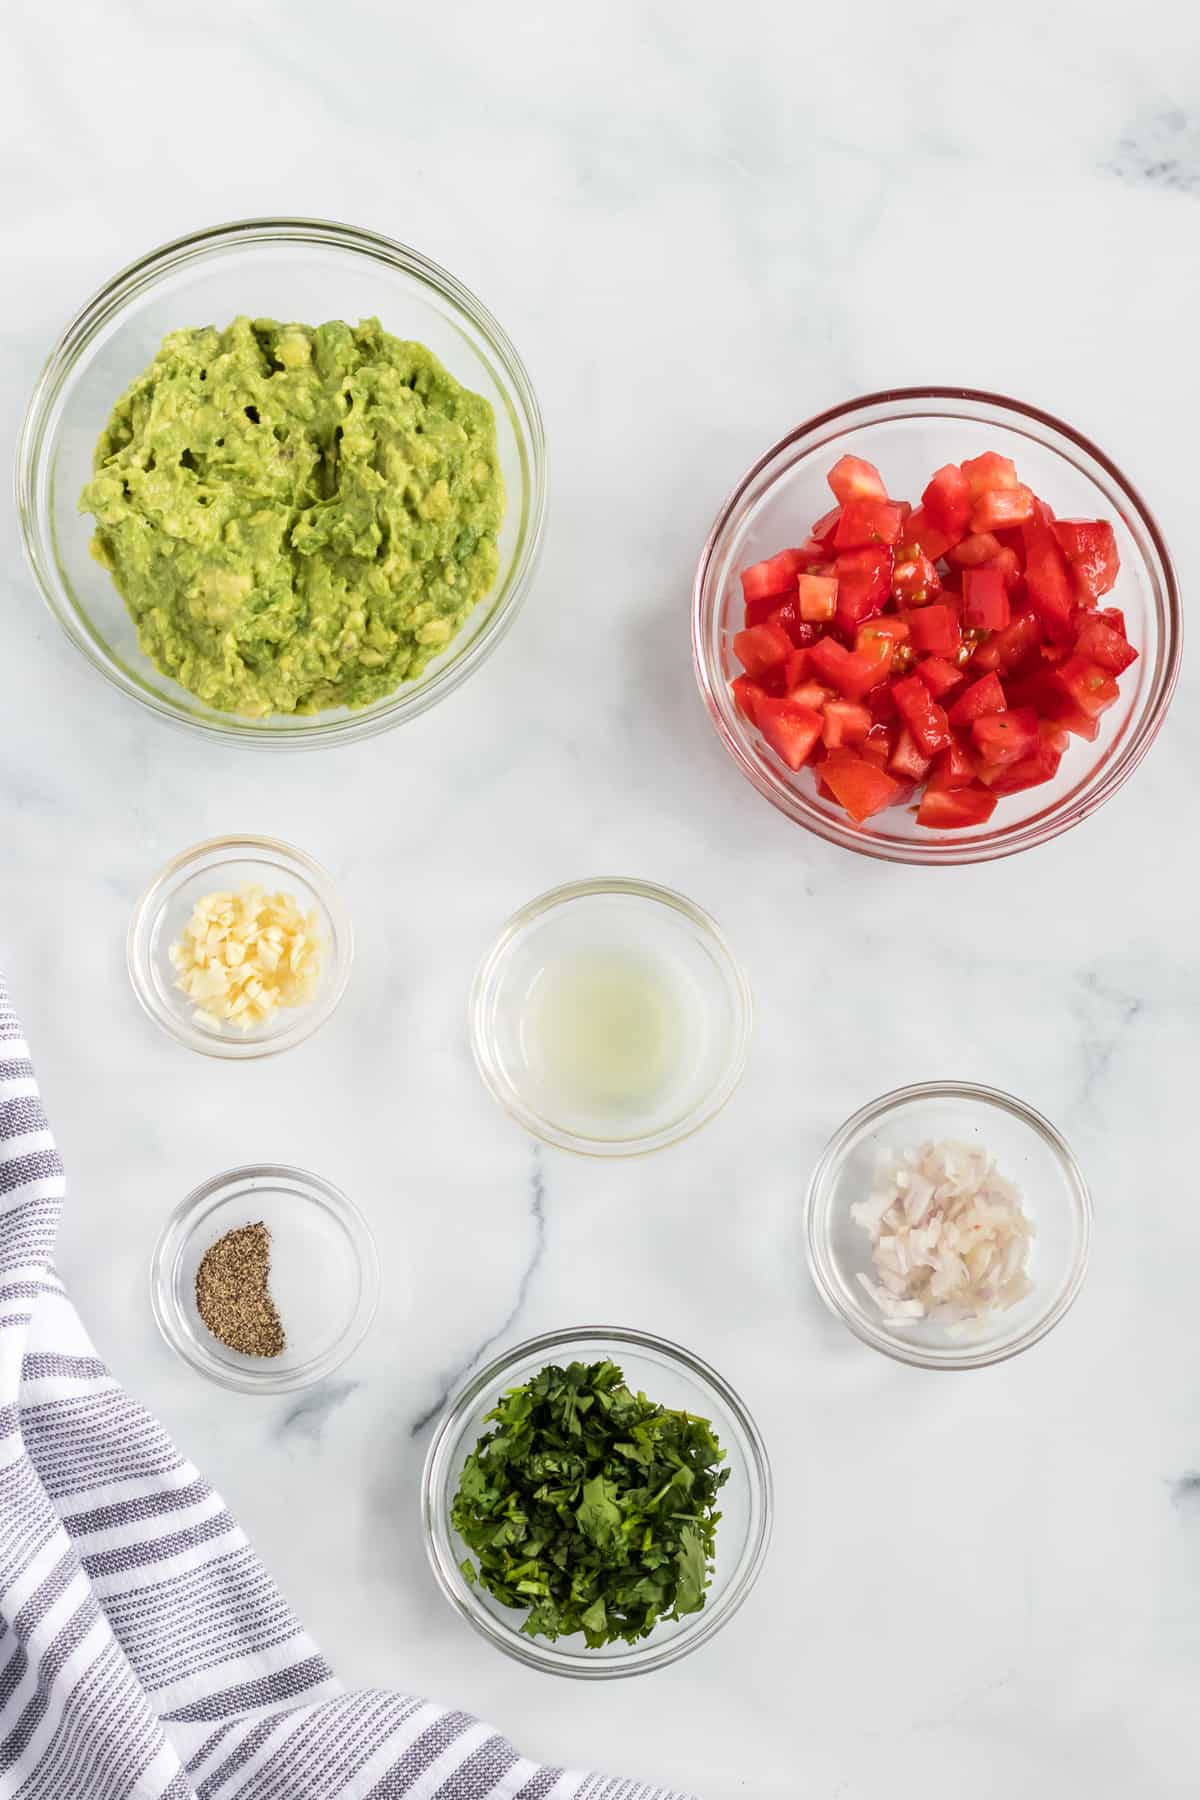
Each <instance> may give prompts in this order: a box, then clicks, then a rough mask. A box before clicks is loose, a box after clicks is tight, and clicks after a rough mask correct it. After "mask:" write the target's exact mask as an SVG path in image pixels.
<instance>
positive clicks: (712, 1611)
mask: <svg viewBox="0 0 1200 1800" xmlns="http://www.w3.org/2000/svg"><path fill="white" fill-rule="evenodd" d="M596 1342H599V1343H602V1344H612V1345H617V1346H622V1345H623V1346H626V1347H627V1348H629V1349H632V1350H635V1351H642V1352H648V1353H649V1354H650V1355H652V1356H657V1357H659V1358H661V1359H663V1360H664V1361H666V1362H668V1363H674V1364H676V1365H678V1366H679V1367H681V1368H682V1369H683V1371H684V1372H685V1373H686V1374H687V1375H688V1376H690V1377H691V1378H692V1379H693V1380H694V1381H696V1382H697V1383H698V1384H699V1385H700V1386H701V1387H702V1388H706V1389H710V1390H711V1391H712V1392H713V1393H714V1394H715V1395H716V1397H717V1398H718V1399H719V1400H720V1401H721V1403H722V1405H723V1406H724V1407H725V1408H726V1410H727V1411H728V1413H729V1414H730V1416H731V1417H732V1419H733V1420H734V1422H735V1424H736V1425H737V1427H738V1430H739V1432H740V1433H741V1436H742V1438H743V1439H744V1446H743V1448H744V1449H745V1451H746V1463H747V1469H748V1479H747V1486H748V1488H749V1520H750V1522H749V1526H748V1529H747V1537H746V1544H745V1546H744V1547H743V1550H742V1553H741V1555H740V1556H739V1558H738V1562H737V1566H736V1568H735V1569H734V1570H733V1572H732V1574H731V1575H730V1578H729V1581H728V1584H727V1585H726V1587H725V1588H723V1589H722V1592H721V1595H720V1598H719V1599H717V1600H716V1601H714V1603H713V1604H712V1605H711V1606H709V1605H707V1604H706V1605H705V1607H704V1609H703V1611H701V1612H699V1613H696V1614H694V1615H692V1618H693V1624H692V1625H685V1626H684V1627H683V1629H682V1630H681V1631H678V1632H676V1633H675V1635H674V1636H673V1637H671V1638H669V1639H667V1640H666V1641H665V1642H664V1643H662V1644H660V1645H655V1644H654V1639H653V1635H651V1637H650V1638H647V1639H644V1640H642V1642H641V1643H639V1644H636V1645H627V1646H626V1647H625V1648H624V1650H622V1651H621V1652H619V1653H618V1655H617V1656H615V1657H613V1658H610V1659H608V1660H606V1661H590V1660H589V1657H590V1655H591V1654H592V1653H590V1652H587V1651H580V1650H576V1651H566V1650H559V1649H556V1648H555V1646H554V1644H553V1643H552V1642H550V1641H548V1640H542V1639H538V1638H529V1637H523V1636H522V1635H521V1633H520V1631H519V1630H517V1629H516V1628H515V1627H507V1626H504V1625H502V1624H500V1623H499V1622H498V1621H497V1620H496V1619H494V1618H493V1617H492V1615H491V1613H490V1612H489V1611H488V1610H487V1608H486V1607H485V1606H484V1605H483V1604H482V1602H481V1601H479V1600H478V1599H477V1597H476V1595H475V1593H474V1591H473V1590H472V1589H471V1588H469V1587H468V1586H467V1584H466V1582H465V1580H464V1579H463V1577H462V1574H461V1571H460V1569H459V1565H458V1563H457V1562H456V1561H455V1560H454V1558H453V1555H452V1554H449V1553H447V1554H446V1555H443V1547H442V1545H441V1544H440V1542H439V1537H438V1530H439V1525H441V1526H442V1527H443V1528H444V1534H445V1540H446V1547H447V1552H449V1546H450V1545H451V1541H452V1528H451V1526H450V1523H449V1507H450V1501H451V1496H450V1492H449V1487H450V1484H449V1465H450V1458H451V1456H452V1455H453V1452H454V1449H455V1447H456V1445H457V1443H458V1441H459V1439H460V1438H461V1437H462V1434H463V1432H464V1430H465V1429H466V1428H467V1425H468V1422H469V1417H470V1414H471V1412H472V1411H473V1410H474V1408H475V1407H476V1405H477V1404H478V1402H479V1401H480V1399H481V1398H482V1397H483V1396H484V1394H485V1393H486V1391H487V1390H488V1389H489V1388H496V1387H497V1385H498V1384H500V1383H502V1382H504V1381H505V1378H506V1376H507V1375H508V1374H509V1373H510V1372H511V1371H513V1370H514V1369H515V1368H517V1367H518V1366H519V1365H521V1364H523V1363H526V1362H533V1361H536V1360H538V1359H539V1358H541V1357H543V1356H549V1355H551V1354H552V1353H555V1352H558V1351H561V1350H563V1349H568V1348H570V1347H571V1346H573V1345H577V1344H583V1343H596ZM614 1360H616V1359H614ZM502 1391H503V1388H500V1389H499V1392H502ZM497 1397H499V1395H498V1394H497ZM421 1525H422V1535H423V1537H424V1540H425V1553H426V1556H427V1558H428V1560H429V1566H430V1568H431V1569H432V1571H433V1575H434V1579H435V1580H436V1582H437V1584H438V1586H439V1588H440V1589H441V1591H442V1593H443V1594H444V1595H445V1597H446V1599H447V1600H448V1601H449V1602H450V1604H451V1606H452V1607H453V1608H454V1610H455V1612H456V1613H458V1614H459V1616H460V1617H461V1618H464V1619H465V1620H466V1621H467V1623H468V1624H469V1625H470V1626H472V1627H473V1629H474V1630H475V1631H477V1632H478V1633H479V1634H480V1636H481V1637H484V1638H486V1639H487V1640H488V1641H489V1643H492V1644H495V1645H496V1646H497V1647H498V1648H499V1649H501V1650H503V1651H504V1652H505V1653H506V1655H508V1656H512V1657H514V1658H515V1659H516V1660H517V1661H518V1662H522V1663H524V1664H525V1665H526V1666H527V1667H528V1668H534V1669H540V1670H542V1671H543V1672H544V1673H546V1674H551V1675H562V1676H566V1677H573V1678H575V1679H577V1680H582V1681H606V1680H607V1681H616V1680H621V1679H624V1678H627V1677H629V1676H633V1675H645V1674H649V1673H650V1671H651V1670H652V1669H660V1668H665V1667H666V1666H667V1665H668V1664H669V1663H673V1662H678V1661H679V1660H680V1658H682V1657H684V1656H686V1655H688V1653H689V1652H690V1651H692V1650H696V1649H698V1648H699V1647H700V1645H701V1644H704V1643H707V1642H708V1641H709V1640H710V1639H711V1638H712V1637H714V1636H715V1635H716V1633H717V1632H718V1631H719V1630H720V1629H721V1627H722V1626H723V1625H725V1624H726V1623H727V1622H728V1621H729V1620H730V1619H731V1618H733V1616H734V1614H735V1613H737V1612H738V1611H739V1610H740V1608H741V1606H742V1605H743V1603H744V1602H745V1601H746V1599H747V1598H748V1597H749V1595H750V1592H751V1590H752V1588H753V1587H754V1584H755V1582H756V1581H757V1580H758V1577H759V1575H760V1574H761V1572H762V1568H763V1564H764V1562H765V1561H766V1556H767V1552H768V1550H769V1549H770V1544H771V1533H772V1529H773V1526H774V1482H773V1477H772V1474H771V1463H770V1458H769V1456H768V1454H767V1447H766V1444H765V1443H764V1441H763V1437H762V1433H761V1432H760V1430H759V1428H758V1426H757V1424H756V1423H755V1420H754V1417H753V1415H752V1414H751V1412H750V1409H749V1407H748V1406H747V1405H746V1403H745V1401H744V1400H743V1399H742V1398H741V1395H740V1394H739V1393H738V1392H737V1390H736V1389H735V1388H733V1387H731V1386H730V1384H729V1383H728V1382H727V1381H726V1380H725V1379H724V1377H723V1376H721V1375H719V1374H718V1373H717V1371H716V1370H715V1369H714V1368H713V1367H712V1365H711V1364H710V1363H707V1362H705V1360H704V1358H703V1357H701V1356H697V1355H696V1354H695V1353H694V1352H693V1351H690V1350H687V1349H685V1348H684V1347H683V1346H682V1345H681V1344H676V1343H674V1342H672V1340H671V1339H670V1338H664V1337H660V1336H658V1335H657V1334H656V1333H654V1332H648V1331H640V1330H638V1329H637V1328H636V1327H632V1326H622V1325H579V1326H571V1327H569V1328H567V1329H561V1330H556V1331H544V1332H540V1333H538V1335H537V1336H535V1337H531V1338H525V1339H523V1340H522V1341H521V1342H520V1343H518V1344H514V1345H513V1346H512V1347H511V1348H510V1349H508V1350H505V1351H503V1352H502V1353H501V1354H500V1355H499V1356H496V1357H494V1358H493V1359H492V1360H491V1361H490V1362H489V1363H487V1364H486V1366H485V1367H484V1368H482V1369H478V1370H476V1372H475V1373H474V1374H473V1375H469V1376H468V1378H467V1379H466V1381H465V1382H464V1383H463V1385H462V1386H461V1387H460V1388H459V1390H458V1392H457V1393H456V1394H455V1395H453V1396H452V1398H451V1399H450V1400H449V1401H448V1402H447V1404H446V1406H445V1408H444V1409H443V1411H442V1414H441V1417H440V1418H439V1420H438V1423H437V1427H436V1429H435V1431H434V1434H433V1437H432V1439H431V1440H430V1444H429V1449H428V1451H427V1452H426V1455H425V1464H424V1468H423V1469H422V1472H421Z"/></svg>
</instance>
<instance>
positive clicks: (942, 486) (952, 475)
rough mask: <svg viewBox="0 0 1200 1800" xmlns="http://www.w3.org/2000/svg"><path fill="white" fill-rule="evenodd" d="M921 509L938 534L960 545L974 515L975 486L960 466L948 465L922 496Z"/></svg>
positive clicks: (941, 470)
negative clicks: (972, 506)
mask: <svg viewBox="0 0 1200 1800" xmlns="http://www.w3.org/2000/svg"><path fill="white" fill-rule="evenodd" d="M921 508H922V510H923V512H924V514H925V517H926V518H927V519H928V520H929V523H930V525H931V526H932V527H933V529H934V530H935V531H941V532H944V533H945V535H946V537H947V538H949V539H950V541H951V543H955V542H957V540H958V539H959V538H960V537H961V536H962V534H963V532H964V531H965V530H966V529H967V519H968V517H969V516H970V512H971V486H970V483H969V481H968V480H967V477H966V476H965V475H964V474H963V472H962V470H961V469H960V468H959V467H958V466H957V464H955V463H947V464H946V466H945V468H942V469H939V470H938V471H937V473H936V475H934V477H933V478H932V480H931V481H930V483H929V485H928V487H927V488H926V489H925V492H924V493H923V494H922V495H921Z"/></svg>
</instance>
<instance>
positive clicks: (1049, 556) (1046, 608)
mask: <svg viewBox="0 0 1200 1800" xmlns="http://www.w3.org/2000/svg"><path fill="white" fill-rule="evenodd" d="M1022 530H1023V532H1024V534H1025V586H1026V588H1027V589H1028V592H1029V598H1030V601H1031V603H1032V605H1033V610H1034V612H1036V614H1037V615H1038V618H1039V619H1041V621H1042V623H1043V625H1044V626H1045V627H1046V629H1047V631H1049V633H1050V635H1051V636H1052V637H1062V636H1065V634H1066V633H1067V631H1068V630H1069V628H1070V618H1071V599H1072V590H1071V577H1070V574H1069V572H1068V569H1067V559H1066V557H1065V556H1064V555H1063V553H1062V551H1061V549H1060V548H1059V544H1058V539H1057V538H1056V537H1055V535H1054V532H1053V530H1052V528H1051V527H1050V526H1049V525H1048V524H1047V523H1046V522H1045V520H1043V519H1039V518H1035V519H1034V520H1033V521H1032V522H1031V523H1030V524H1028V525H1024V526H1022Z"/></svg>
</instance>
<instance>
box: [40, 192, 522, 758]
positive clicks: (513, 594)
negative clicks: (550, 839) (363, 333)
mask: <svg viewBox="0 0 1200 1800" xmlns="http://www.w3.org/2000/svg"><path fill="white" fill-rule="evenodd" d="M239 313H249V314H251V315H252V316H259V317H262V316H268V317H272V318H280V319H300V320H303V321H305V322H306V323H311V324H317V323H320V322H321V321H322V320H325V319H343V318H344V319H348V320H350V321H351V322H357V320H359V319H360V318H368V317H370V316H372V315H376V316H378V318H379V319H380V320H381V322H382V324H383V326H384V328H385V330H387V331H390V332H392V333H393V335H395V336H397V337H408V338H415V339H417V340H418V341H419V342H421V343H423V344H425V345H426V346H427V347H428V348H429V349H430V350H432V351H434V352H435V354H436V355H438V356H439V357H441V359H442V361H443V362H444V363H445V364H446V366H447V367H448V368H449V369H450V371H451V373H452V374H453V375H454V376H455V377H456V378H457V379H458V380H459V381H461V382H463V383H464V385H465V386H467V387H469V388H472V389H473V390H474V391H475V392H477V393H480V394H482V395H484V397H485V398H486V399H487V400H489V401H490V402H491V404H492V407H493V409H494V411H495V414H496V434H497V442H498V445H499V451H500V464H501V468H502V470H503V474H504V482H505V486H506V488H507V491H508V506H507V511H506V514H505V521H504V528H503V531H502V532H501V535H500V543H499V550H500V570H499V574H498V577H497V580H496V583H495V585H494V587H493V588H492V591H491V592H490V594H488V595H486V596H485V598H484V599H483V600H481V601H480V603H479V605H478V606H477V607H476V608H475V610H474V611H473V612H472V614H471V616H470V618H469V619H468V620H467V622H466V623H465V625H464V626H463V629H462V630H461V631H460V632H459V634H458V636H457V637H456V638H455V639H454V641H453V643H452V644H450V646H449V647H448V648H447V650H446V652H445V654H444V655H443V656H441V657H439V658H437V660H436V661H434V662H432V663H431V664H430V665H429V667H428V668H427V669H426V670H425V671H424V673H423V674H422V675H421V676H420V677H419V679H417V680H416V681H413V682H406V683H402V684H401V686H400V687H398V688H397V689H396V691H395V692H394V693H392V694H389V695H386V696H385V697H384V698H383V699H380V700H377V701H375V702H374V703H373V704H372V705H371V706H368V707H363V708H362V709H361V710H357V711H354V710H351V709H349V708H346V707H339V708H333V709H330V710H329V711H327V712H322V713H316V714H312V715H308V716H305V717H297V716H291V715H287V716H285V715H283V714H274V715H272V716H271V717H269V718H265V719H244V718H239V717H238V716H237V715H235V714H232V713H221V712H217V711H215V710H214V709H213V708H212V707H209V706H207V705H205V703H204V702H203V701H202V700H198V699H197V698H196V696H195V695H194V694H190V693H188V692H187V690H186V689H185V688H182V687H180V686H179V685H178V683H176V682H174V681H172V680H171V679H170V677H169V676H165V675H163V674H161V673H160V672H159V670H158V669H156V668H155V667H154V664H153V663H152V662H151V661H150V659H149V658H148V657H146V656H144V655H143V654H142V651H141V650H140V648H139V647H138V641H137V633H136V630H135V628H134V624H133V620H132V619H131V618H130V615H129V612H128V610H127V609H126V606H125V603H124V601H123V600H122V599H121V596H120V595H119V594H118V592H117V590H116V588H115V587H114V585H113V582H112V578H111V576H110V575H109V574H108V572H107V570H105V569H102V568H101V567H100V565H99V564H98V563H96V562H94V561H93V560H92V558H91V556H90V555H89V554H88V542H89V539H90V537H91V534H92V521H91V520H90V519H88V518H86V517H84V516H83V515H82V514H81V513H80V512H79V511H78V510H77V507H78V500H79V495H80V492H81V490H82V488H83V486H84V484H85V482H86V481H87V480H88V479H89V477H90V475H91V470H92V453H93V450H94V448H95V444H96V440H97V438H98V437H99V435H100V432H101V429H102V428H103V426H104V424H105V422H106V421H107V419H108V416H109V413H110V412H111V410H112V407H113V405H114V404H115V402H116V400H117V399H118V397H119V396H120V395H121V394H122V393H123V392H124V390H125V388H126V387H127V386H128V384H129V382H130V381H131V380H132V379H133V377H134V376H135V375H137V374H138V373H139V372H140V371H141V370H142V369H144V368H145V367H146V365H147V364H148V363H149V362H150V361H151V359H152V358H153V356H154V353H155V351H156V350H157V349H158V346H159V344H160V343H161V341H162V339H163V337H164V336H165V334H166V333H167V332H168V331H172V330H177V329H179V328H180V327H183V326H196V325H209V324H215V325H218V326H224V325H227V324H228V323H229V321H230V320H231V319H232V318H234V317H235V316H236V315H237V314H239ZM16 494H17V510H18V513H19V515H20V520H21V530H22V534H23V537H24V541H25V550H26V554H27V555H28V557H29V561H30V565H31V566H32V569H33V572H34V574H35V576H36V577H37V581H38V585H39V586H40V588H41V590H42V593H43V595H44V596H45V599H46V601H47V603H48V605H49V607H50V610H51V612H52V613H53V614H54V616H55V618H56V619H57V620H58V621H59V623H60V624H61V625H62V626H63V627H64V629H65V630H66V633H67V635H68V637H69V638H70V639H71V641H72V642H73V643H74V644H75V645H76V646H77V647H78V648H79V649H80V650H82V651H83V653H84V655H85V656H86V657H87V658H88V660H89V662H91V663H92V664H94V666H95V667H96V668H98V669H99V670H100V671H101V673H102V674H104V675H106V676H107V677H108V679H109V680H110V681H111V682H113V683H114V685H115V686H117V687H118V688H120V690H121V692H122V693H125V694H129V695H130V696H131V697H132V698H133V699H135V700H140V701H141V702H142V704H143V705H144V706H148V707H149V708H150V710H151V711H152V712H155V713H158V714H160V715H161V716H163V717H165V718H168V719H173V720H176V721H178V722H180V723H182V724H185V725H191V726H195V727H197V728H198V729H199V730H202V731H206V732H210V733H213V734H215V735H217V736H221V737H229V738H235V739H240V740H241V741H243V742H245V743H251V744H270V745H275V744H291V745H313V744H329V743H340V742H343V741H345V740H348V739H352V738H361V737H369V736H371V735H372V734H373V733H375V732H377V731H384V730H386V729H387V728H388V727H389V726H391V725H399V724H401V723H402V722H403V721H404V720H405V719H411V718H415V717H416V716H417V714H419V713H422V712H424V711H425V710H426V709H427V708H428V707H430V706H433V705H434V704H435V703H436V702H437V701H438V700H440V699H442V698H443V696H444V695H446V694H449V693H451V692H452V691H453V690H454V689H455V688H456V687H457V686H458V685H459V683H460V682H462V681H465V680H466V678H467V676H468V675H470V674H471V672H472V670H474V669H476V668H478V666H479V664H480V663H481V662H482V661H483V659H484V657H485V656H487V655H488V654H489V653H490V652H491V651H492V650H493V649H494V648H495V646H496V644H497V643H498V642H499V641H500V638H501V637H502V636H503V634H504V631H505V630H506V629H507V627H508V626H509V625H510V624H511V623H512V620H513V618H514V616H515V614H516V610H517V607H518V604H519V603H520V600H521V598H522V596H523V595H524V593H525V591H526V589H527V587H528V585H529V581H530V578H531V576H532V574H533V570H534V566H535V563H536V560H537V555H538V551H539V549H540V546H541V539H542V528H543V522H544V517H545V509H546V452H545V440H544V436H543V431H542V420H541V414H540V412H539V410H538V404H537V400H536V399H535V397H534V392H533V388H532V386H531V384H530V381H529V376H528V375H527V374H526V371H525V367H524V364H523V363H522V362H521V359H520V357H519V356H518V355H517V352H516V351H515V350H514V348H513V346H512V344H511V343H510V342H509V340H508V338H507V337H506V336H505V334H504V332H503V331H502V330H501V328H500V326H499V325H498V324H497V322H496V320H495V319H494V318H493V317H492V315H491V314H490V313H489V312H488V310H487V308H486V307H485V306H484V305H483V304H482V303H481V302H480V301H479V300H477V299H476V298H475V296H474V295H473V294H472V293H470V292H469V290H468V289H467V288H465V287H464V286H463V285H462V283H461V282H459V281H457V280H456V279H455V278H454V276H453V275H449V274H447V273H446V271H445V270H444V269H440V268H438V266H437V264H436V263H433V262H430V261H429V259H428V258H427V257H424V256H422V255H420V254H419V252H417V251H416V250H411V249H408V248H407V247H406V246H405V245H403V244H397V243H394V242H393V241H392V240H391V239H390V238H385V237H380V236H379V235H378V234H377V233H375V232H371V231H361V230H358V229H356V228H355V227H353V226H349V225H337V224H329V223H327V222H324V221H321V220H316V219H249V220H244V221H242V222H240V223H237V224H233V225H222V226H216V227H214V228H213V229H211V230H209V231H200V232H196V233H194V234H193V235H192V236H190V237H186V238H179V239H177V240H176V241H174V242H173V243H170V244H166V245H164V246H163V248H162V249H160V250H155V251H153V252H151V254H150V255H149V256H145V257H143V258H142V259H141V260H140V261H139V262H136V263H134V264H132V265H131V266H130V267H129V268H127V269H123V270H122V271H121V272H120V274H118V275H115V276H114V277H113V279H112V280H111V281H110V282H108V283H107V284H106V286H105V287H103V288H102V289H101V290H100V292H99V293H98V294H96V295H95V296H94V297H93V298H92V299H91V300H89V301H88V303H87V305H86V306H85V307H84V308H83V310H82V311H81V312H80V313H79V314H78V315H77V317H76V318H75V319H73V320H72V321H71V323H70V324H69V325H68V326H67V328H66V330H65V331H64V332H63V335H62V337H61V338H60V339H59V341H58V343H57V345H56V346H55V348H54V350H53V351H52V352H51V354H50V359H49V361H48V362H47V364H46V367H45V369H44V370H43V372H42V375H41V379H40V380H39V382H38V384H37V387H36V388H35V390H34V393H33V396H32V398H31V400H30V402H29V407H28V410H27V412H26V416H25V422H24V425H23V427H22V431H21V439H20V444H19V446H18V451H17V473H16Z"/></svg>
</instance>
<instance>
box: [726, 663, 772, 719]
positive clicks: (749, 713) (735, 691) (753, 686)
mask: <svg viewBox="0 0 1200 1800" xmlns="http://www.w3.org/2000/svg"><path fill="white" fill-rule="evenodd" d="M729 691H730V693H731V694H732V695H733V697H734V699H735V700H736V702H737V708H738V711H739V712H740V713H741V714H742V716H743V718H747V719H749V721H750V723H751V724H752V725H757V724H758V718H757V710H756V709H757V706H758V702H759V701H760V700H765V699H766V698H767V691H766V689H765V688H764V687H763V686H762V684H761V682H758V681H755V680H754V679H753V678H752V677H751V676H749V675H737V676H735V677H734V679H733V680H732V681H731V682H730V684H729Z"/></svg>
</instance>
